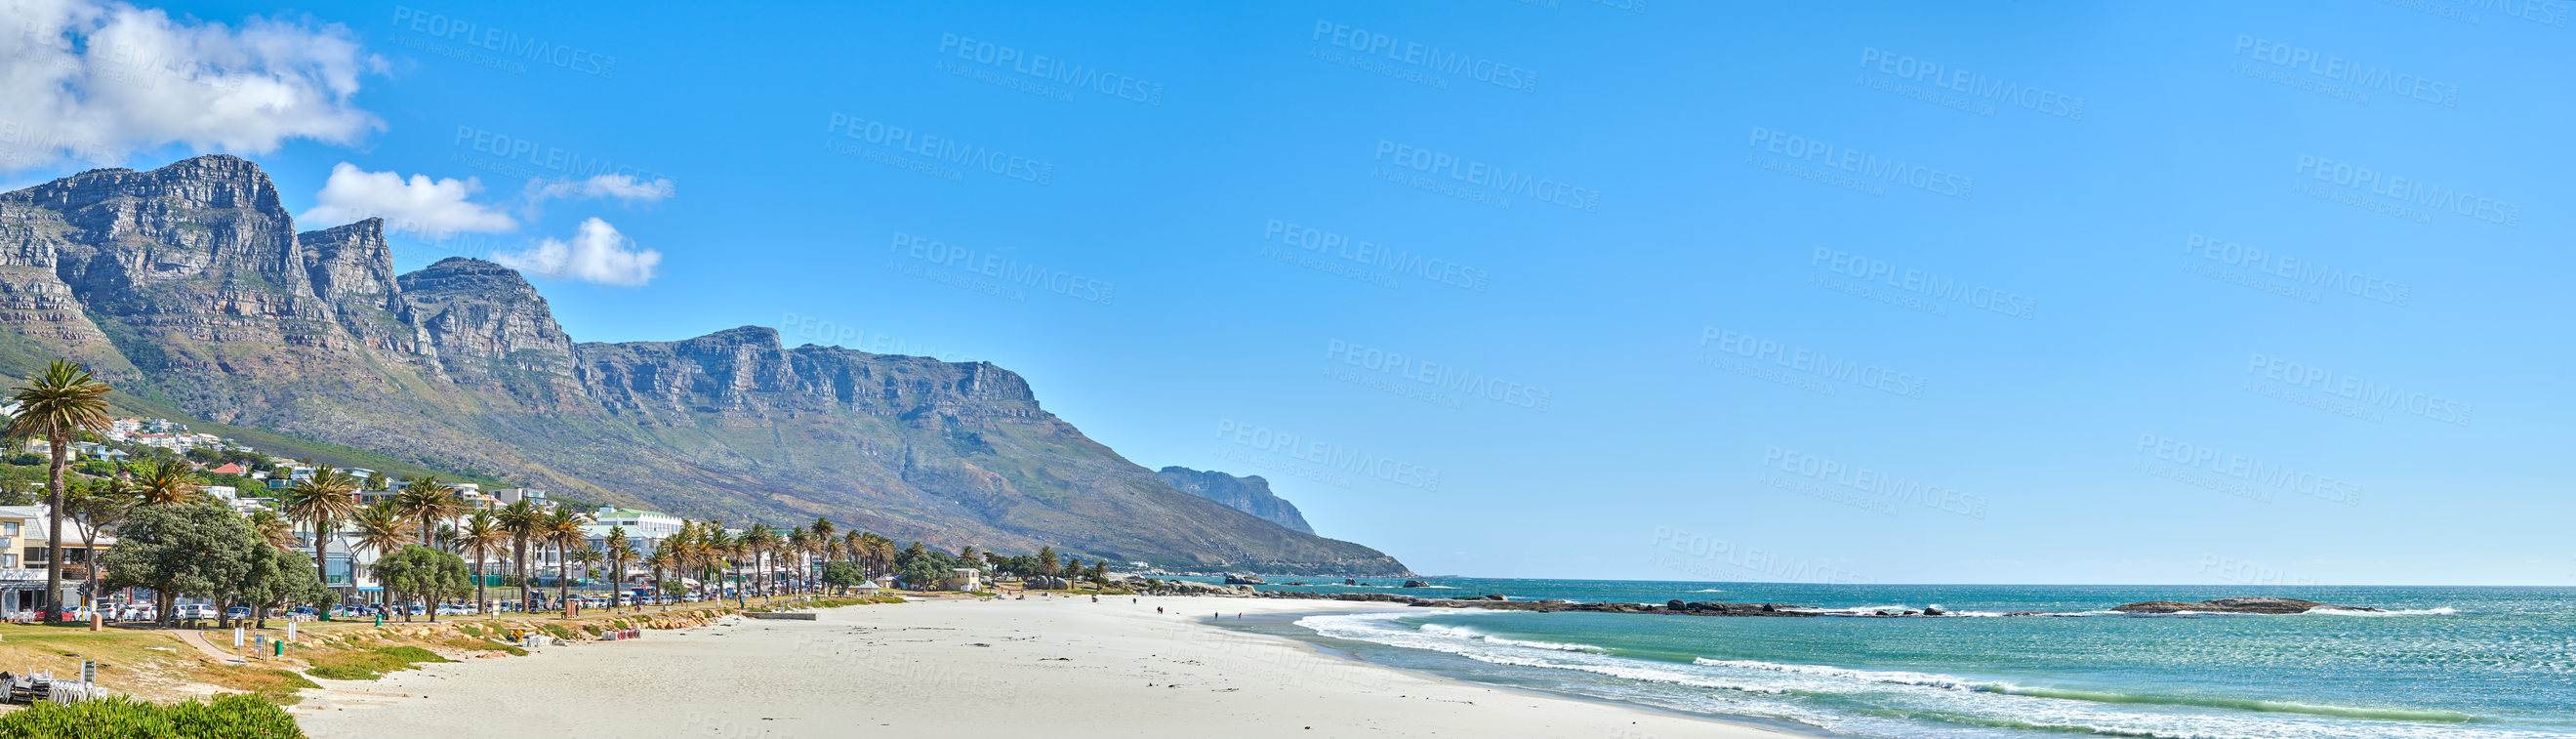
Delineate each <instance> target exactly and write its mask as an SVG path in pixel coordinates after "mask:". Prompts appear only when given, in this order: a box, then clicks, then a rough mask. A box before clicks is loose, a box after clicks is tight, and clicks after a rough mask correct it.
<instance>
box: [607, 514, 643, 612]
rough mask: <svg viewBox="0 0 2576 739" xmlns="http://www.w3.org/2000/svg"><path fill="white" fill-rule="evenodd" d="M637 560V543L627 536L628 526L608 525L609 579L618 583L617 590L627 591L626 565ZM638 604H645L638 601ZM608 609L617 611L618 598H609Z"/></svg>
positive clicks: (621, 592) (620, 592)
mask: <svg viewBox="0 0 2576 739" xmlns="http://www.w3.org/2000/svg"><path fill="white" fill-rule="evenodd" d="M634 562H635V543H634V542H632V541H628V540H627V538H626V527H624V526H610V527H608V568H609V576H608V581H609V582H612V583H615V584H616V589H615V592H616V593H617V594H624V593H625V592H626V566H627V565H629V564H633V563H634ZM636 605H643V604H641V603H638V604H636ZM608 611H609V612H610V613H615V612H617V599H616V598H615V597H613V596H612V597H610V598H609V599H608Z"/></svg>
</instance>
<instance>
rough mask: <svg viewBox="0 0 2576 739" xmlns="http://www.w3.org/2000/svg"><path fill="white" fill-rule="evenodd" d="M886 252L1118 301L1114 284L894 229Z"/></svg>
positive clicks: (1013, 281)
mask: <svg viewBox="0 0 2576 739" xmlns="http://www.w3.org/2000/svg"><path fill="white" fill-rule="evenodd" d="M887 251H888V252H889V253H892V254H894V255H895V256H900V257H905V258H908V259H912V260H914V261H918V262H922V263H924V264H929V265H932V266H936V267H943V268H947V269H953V270H957V271H960V272H964V273H966V274H971V275H978V276H982V277H989V278H992V279H995V280H1000V281H1002V282H1005V283H1009V284H1013V285H1021V286H1026V287H1032V288H1036V289H1039V290H1044V291H1047V292H1051V293H1055V294H1057V295H1062V296H1065V297H1068V298H1073V299H1075V300H1087V301H1090V302H1094V303H1099V304H1101V305H1110V304H1112V303H1115V302H1116V301H1117V300H1118V286H1117V285H1113V284H1110V283H1106V282H1102V281H1100V280H1096V279H1093V278H1090V277H1085V276H1082V275H1077V274H1074V273H1071V272H1063V271H1058V270H1055V269H1051V268H1048V267H1043V266H1039V265H1035V264H1030V263H1027V262H1022V261H1020V260H1017V259H1013V258H1010V257H1006V256H1002V255H1000V254H986V253H983V252H981V251H979V250H976V249H970V248H966V247H961V246H951V245H949V244H948V243H947V242H944V241H939V240H937V239H928V238H923V237H919V236H914V235H912V234H908V233H903V232H901V231H897V232H895V235H894V244H893V245H892V246H889V247H887Z"/></svg>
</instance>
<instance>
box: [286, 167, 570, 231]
mask: <svg viewBox="0 0 2576 739" xmlns="http://www.w3.org/2000/svg"><path fill="white" fill-rule="evenodd" d="M482 189H483V183H482V181H480V180H477V179H474V178H472V177H468V178H465V179H463V180H453V179H443V180H432V179H430V178H429V175H423V174H416V175H412V176H411V179H409V180H404V179H403V177H402V175H401V174H400V173H397V172H369V171H366V170H363V169H359V168H358V165H355V164H350V163H348V162H341V163H339V164H336V165H332V167H331V179H329V180H327V181H325V182H323V183H322V192H320V193H316V194H314V196H313V202H314V203H315V205H314V206H313V209H312V210H309V211H305V212H304V214H303V215H300V216H296V220H298V221H307V222H311V223H313V224H316V225H320V224H331V225H337V224H342V223H348V222H351V221H356V220H360V219H365V218H383V219H385V228H387V229H389V230H393V231H400V232H403V233H408V234H412V235H414V236H420V237H423V238H429V239H444V238H447V237H449V236H453V235H455V234H458V233H466V232H471V233H497V232H501V231H508V230H511V229H514V228H518V227H519V223H518V222H517V221H514V220H511V219H510V216H509V215H507V214H504V213H502V212H501V211H500V210H499V209H496V208H493V207H491V206H487V205H481V204H477V203H472V202H468V201H467V200H466V198H468V197H471V196H473V194H474V193H476V192H479V191H481V190H482Z"/></svg>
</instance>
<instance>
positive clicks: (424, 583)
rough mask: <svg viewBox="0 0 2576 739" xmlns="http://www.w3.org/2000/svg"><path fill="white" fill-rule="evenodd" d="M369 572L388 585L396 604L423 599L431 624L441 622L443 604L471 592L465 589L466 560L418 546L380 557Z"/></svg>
mask: <svg viewBox="0 0 2576 739" xmlns="http://www.w3.org/2000/svg"><path fill="white" fill-rule="evenodd" d="M367 570H368V571H369V572H372V573H375V575H376V581H377V582H381V583H384V584H385V592H386V593H387V594H389V595H392V596H393V597H394V598H395V599H396V602H409V601H411V600H412V599H414V598H417V599H419V600H420V602H421V605H422V610H426V611H428V612H429V622H430V623H438V602H439V601H441V600H447V599H451V598H462V597H465V594H466V593H467V592H470V591H469V590H468V589H467V588H466V587H465V560H463V559H458V558H457V556H456V555H453V554H448V553H446V552H442V551H438V550H436V549H431V548H429V547H425V546H421V545H418V544H412V545H408V546H405V547H403V548H402V549H400V550H396V551H395V552H394V553H392V554H388V555H385V556H382V557H378V558H376V564H375V566H373V567H369V568H367ZM403 620H405V621H409V620H411V609H408V608H406V609H403Z"/></svg>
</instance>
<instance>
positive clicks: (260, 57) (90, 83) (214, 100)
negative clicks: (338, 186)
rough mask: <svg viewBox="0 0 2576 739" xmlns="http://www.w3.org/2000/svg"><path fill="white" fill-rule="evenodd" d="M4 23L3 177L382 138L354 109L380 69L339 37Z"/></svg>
mask: <svg viewBox="0 0 2576 739" xmlns="http://www.w3.org/2000/svg"><path fill="white" fill-rule="evenodd" d="M0 21H5V22H0V101H6V103H5V104H0V171H16V170H24V169H34V168H39V167H51V166H58V165H62V164H66V163H74V162H77V163H85V164H92V165H114V164H121V163H123V162H124V160H125V159H126V158H127V156H128V154H129V152H131V151H132V150H135V149H140V148H152V147H159V146H163V145H167V144H172V143H182V144H186V145H188V146H190V147H193V148H196V149H198V150H201V151H226V152H234V153H247V154H265V153H268V152H271V151H275V150H276V149H277V147H278V145H279V144H281V143H283V142H285V141H287V140H289V139H297V138H303V139H312V140H316V141H323V142H328V143H334V144H353V143H357V142H358V141H359V140H360V139H361V138H363V137H364V136H365V135H366V134H367V133H368V132H371V131H375V130H379V129H382V128H383V127H384V123H383V121H380V120H378V119H377V118H376V117H375V116H374V115H372V114H370V113H368V112H366V111H365V110H361V109H359V108H358V107H357V105H356V103H355V102H354V101H352V99H351V98H352V97H353V96H355V95H356V94H357V92H358V80H359V77H360V76H362V75H366V74H370V73H382V72H383V71H384V69H385V62H384V60H383V59H382V58H381V57H377V56H375V55H372V54H367V53H365V51H364V50H363V49H361V48H360V47H359V46H358V43H357V40H356V39H355V38H354V36H352V34H351V33H350V32H349V29H348V28H346V27H343V26H340V25H338V24H328V25H319V26H317V25H315V24H314V23H313V22H312V21H310V20H299V21H294V22H288V21H279V20H271V19H266V18H260V17H255V16H254V17H252V18H251V19H249V20H248V21H246V22H244V23H242V24H241V25H240V26H239V27H233V26H226V25H224V24H221V23H212V22H199V21H195V20H193V19H191V20H184V21H183V20H173V19H172V18H170V16H169V14H167V13H164V12H162V11H160V10H147V9H141V8H136V7H133V6H130V5H125V4H123V3H116V2H105V1H104V0H0Z"/></svg>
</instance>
